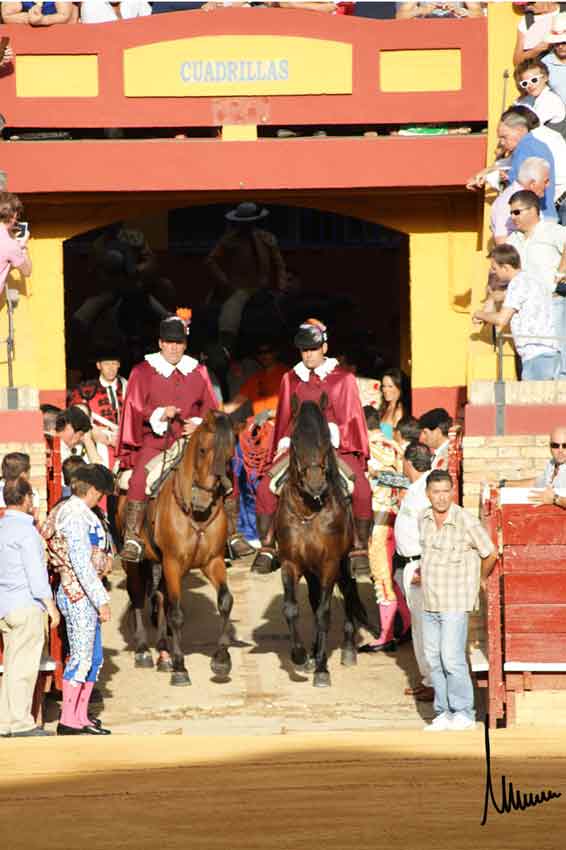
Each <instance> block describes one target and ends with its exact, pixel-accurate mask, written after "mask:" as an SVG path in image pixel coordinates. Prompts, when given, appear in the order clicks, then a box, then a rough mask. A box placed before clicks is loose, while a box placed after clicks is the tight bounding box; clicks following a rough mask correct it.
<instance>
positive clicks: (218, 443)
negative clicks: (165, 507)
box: [191, 410, 234, 513]
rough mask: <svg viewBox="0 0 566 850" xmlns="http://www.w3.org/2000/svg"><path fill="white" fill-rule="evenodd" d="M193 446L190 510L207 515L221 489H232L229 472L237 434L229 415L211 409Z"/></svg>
mask: <svg viewBox="0 0 566 850" xmlns="http://www.w3.org/2000/svg"><path fill="white" fill-rule="evenodd" d="M191 446H192V451H191V454H192V460H193V476H192V478H193V484H192V490H191V507H192V509H193V511H195V512H196V513H204V512H206V511H207V510H208V509H209V508H210V506H211V505H212V503H213V502H214V500H215V499H216V497H217V495H218V494H219V492H220V489H221V488H222V487H223V486H224V489H226V488H227V487H228V486H229V479H228V475H227V470H228V465H229V464H230V461H231V459H232V456H233V454H234V434H233V432H232V426H231V423H230V419H229V418H228V416H226V414H225V413H221V412H220V411H218V410H211V411H210V412H209V413H208V415H207V416H206V418H205V420H204V422H203V423H202V424H201V425H200V426H199V427H198V428H197V430H196V431H195V432H194V434H193V437H192V440H191Z"/></svg>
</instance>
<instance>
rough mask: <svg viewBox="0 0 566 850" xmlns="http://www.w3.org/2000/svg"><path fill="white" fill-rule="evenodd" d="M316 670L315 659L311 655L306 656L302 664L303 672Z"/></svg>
mask: <svg viewBox="0 0 566 850" xmlns="http://www.w3.org/2000/svg"><path fill="white" fill-rule="evenodd" d="M315 670H316V659H315V658H313V657H312V655H311V656H309V658H307V660H306V662H305V663H304V664H303V673H314V671H315Z"/></svg>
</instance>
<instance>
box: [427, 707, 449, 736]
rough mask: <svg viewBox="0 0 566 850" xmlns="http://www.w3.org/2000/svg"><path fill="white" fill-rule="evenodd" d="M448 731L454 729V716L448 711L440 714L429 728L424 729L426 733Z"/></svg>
mask: <svg viewBox="0 0 566 850" xmlns="http://www.w3.org/2000/svg"><path fill="white" fill-rule="evenodd" d="M448 729H452V715H451V714H448V712H446V711H445V712H444V714H439V715H438V717H435V718H434V720H433V721H432V723H429V724H428V726H424V727H423V730H424V731H425V732H446V731H447V730H448Z"/></svg>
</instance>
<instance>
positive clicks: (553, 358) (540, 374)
mask: <svg viewBox="0 0 566 850" xmlns="http://www.w3.org/2000/svg"><path fill="white" fill-rule="evenodd" d="M560 362H561V355H560V354H559V353H558V352H556V354H539V356H538V357H531V359H530V360H523V362H522V369H521V380H522V381H553V380H554V379H555V378H556V377H558V371H559V368H560ZM565 374H566V373H565Z"/></svg>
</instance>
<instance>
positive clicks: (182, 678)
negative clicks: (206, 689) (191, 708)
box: [171, 670, 192, 688]
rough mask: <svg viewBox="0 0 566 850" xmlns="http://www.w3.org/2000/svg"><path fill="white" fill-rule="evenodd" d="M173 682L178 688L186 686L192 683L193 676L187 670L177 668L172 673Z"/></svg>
mask: <svg viewBox="0 0 566 850" xmlns="http://www.w3.org/2000/svg"><path fill="white" fill-rule="evenodd" d="M171 684H172V685H173V686H174V687H176V688H184V687H186V686H187V685H191V684H192V682H191V677H190V676H189V674H188V673H187V671H186V670H175V672H174V673H173V674H172V675H171Z"/></svg>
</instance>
